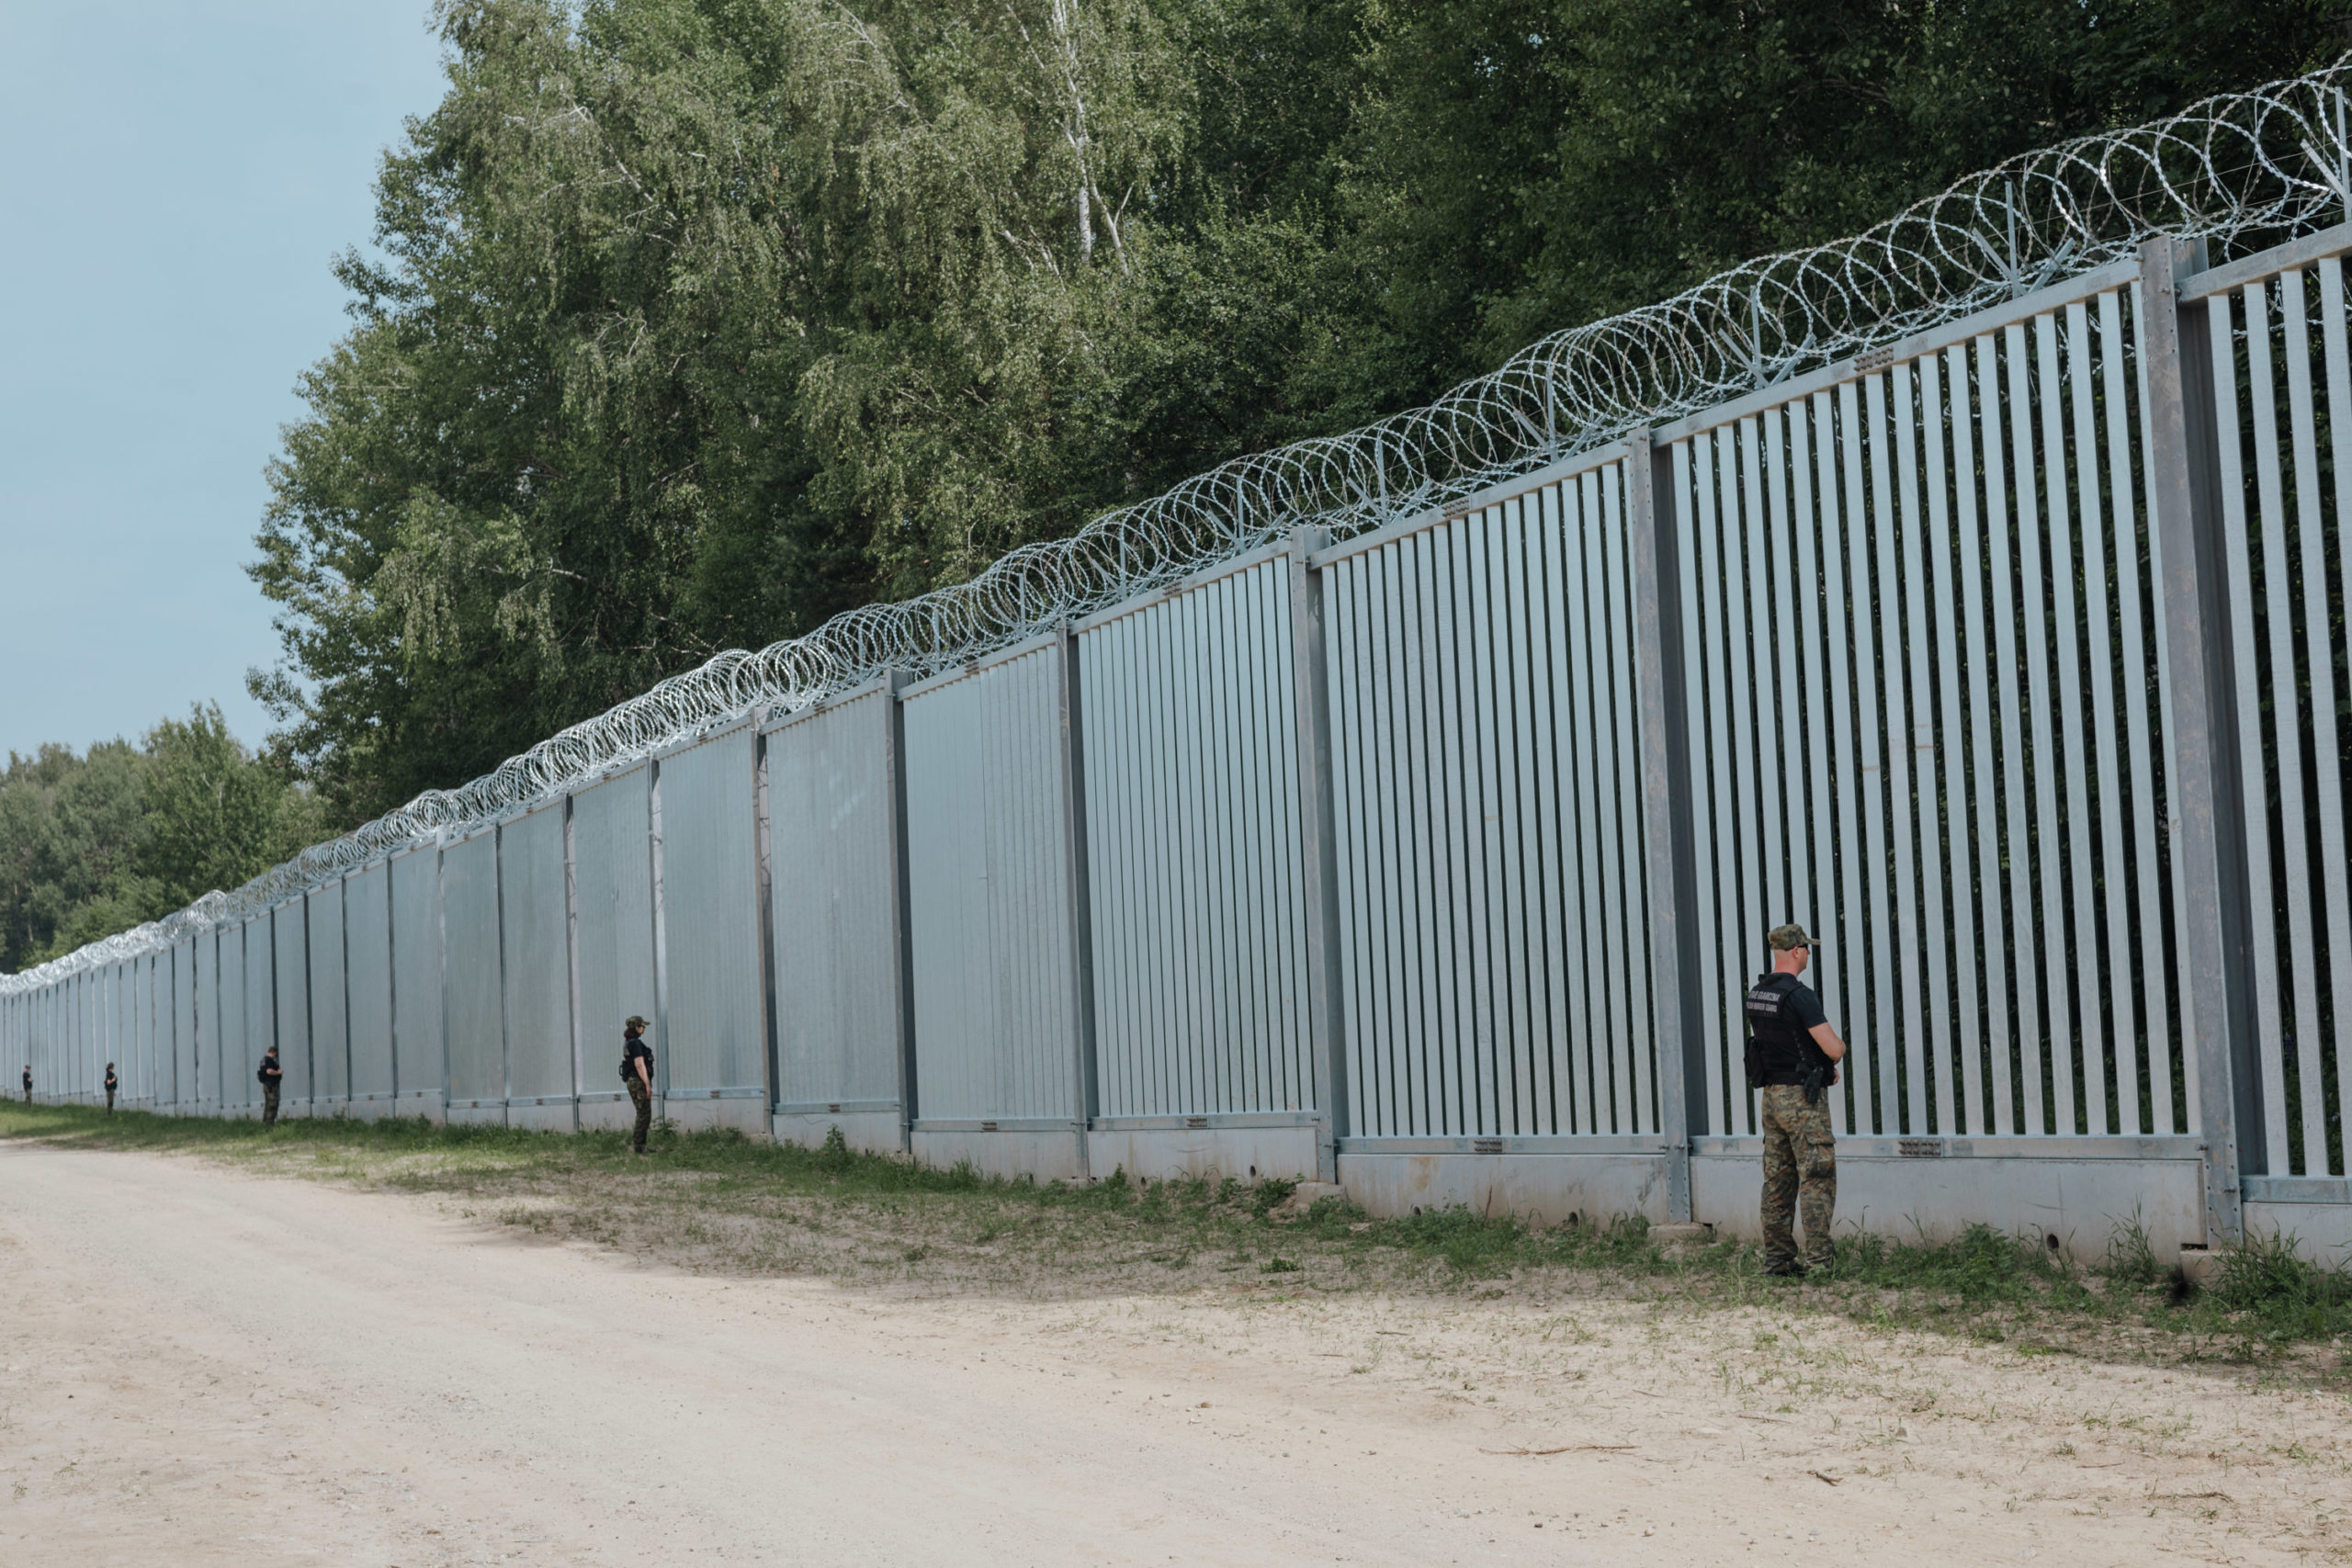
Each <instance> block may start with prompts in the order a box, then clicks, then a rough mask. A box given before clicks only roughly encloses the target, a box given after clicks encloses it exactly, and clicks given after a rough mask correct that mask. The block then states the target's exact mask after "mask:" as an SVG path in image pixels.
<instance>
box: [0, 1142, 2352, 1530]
mask: <svg viewBox="0 0 2352 1568" xmlns="http://www.w3.org/2000/svg"><path fill="white" fill-rule="evenodd" d="M1497 1450H1503V1451H1497ZM1510 1450H1565V1451H1558V1452H1534V1453H1519V1452H1515V1451H1510ZM2347 1511H2352V1404H2347V1401H2346V1397H2345V1395H2344V1394H2343V1393H2311V1392H2297V1391H2288V1390H2264V1389H2260V1388H2257V1387H2253V1386H2249V1385H2248V1384H2246V1383H2245V1382H2243V1381H2240V1380H2235V1379H2232V1378H2228V1377H2224V1376H2222V1375H2219V1374H2214V1375H2204V1374H2199V1373H2194V1372H2190V1371H2165V1370H2160V1369H2151V1368H2147V1367H2133V1366H2116V1367H2110V1366H2104V1365H2100V1364H2097V1363H2094V1362H2089V1361H2085V1360H2081V1359H2072V1358H2047V1357H2045V1358H2041V1359H2031V1360H2029V1359H2022V1358H2020V1357H2018V1355H2016V1354H2015V1353H2013V1352H2011V1351H2008V1350H2007V1349H2003V1348H1988V1347H1967V1346H1962V1345H1960V1344H1957V1343H1955V1342H1952V1341H1948V1340H1940V1339H1918V1338H1913V1337H1901V1336H1894V1335H1874V1334H1871V1333H1867V1332H1864V1331H1861V1330H1859V1329H1857V1328H1855V1327H1853V1326H1852V1325H1848V1324H1845V1323H1843V1322H1840V1321H1837V1320H1829V1319H1824V1318H1819V1317H1809V1318H1808V1317H1796V1316H1790V1317H1787V1318H1785V1319H1779V1318H1774V1317H1771V1316H1769V1315H1767V1314H1757V1313H1741V1312H1725V1311H1712V1312H1691V1311H1686V1310H1679V1309H1663V1308H1659V1307H1657V1306H1651V1305H1641V1304H1628V1303H1585V1302H1573V1301H1561V1302H1555V1303H1548V1304H1545V1305H1543V1306H1531V1305H1530V1304H1529V1303H1517V1304H1512V1305H1501V1304H1491V1303H1475V1302H1464V1301H1462V1300H1458V1299H1443V1300H1437V1301H1429V1302H1383V1301H1376V1300H1371V1299H1367V1298H1364V1297H1362V1296H1355V1295H1339V1296H1332V1297H1329V1298H1325V1299H1321V1300H1295V1299H1294V1300H1289V1301H1278V1302H1251V1303H1236V1302H1234V1301H1233V1300H1231V1299H1229V1298H1227V1297H1220V1296H1216V1295H1209V1294H1200V1295H1194V1296H1189V1297H1184V1298H1181V1299H1165V1298H1148V1297H1146V1298H1125V1299H1118V1300H1110V1301H1093V1302H1086V1303H1067V1302H1065V1303H1028V1302H1015V1301H1001V1300H988V1299H964V1300H959V1301H953V1302H944V1303H943V1302H939V1301H927V1302H915V1301H905V1300H895V1299H891V1298H888V1297H882V1296H876V1295H871V1294H860V1293H856V1292H850V1291H845V1290H842V1289H841V1288H839V1287H835V1286H831V1285H825V1284H818V1283H810V1282H806V1281H799V1280H745V1279H731V1280H730V1279H723V1278H711V1277H697V1276H690V1275H684V1274H679V1273H674V1272H670V1271H665V1270H657V1269H647V1268H643V1267H640V1266H638V1265H634V1264H630V1263H628V1262H625V1261H622V1260H620V1259H618V1258H614V1257H612V1256H610V1255H608V1254H603V1253H598V1252H594V1251H590V1250H587V1249H585V1248H581V1247H558V1246H551V1245H547V1244H544V1243H538V1242H534V1241H530V1240H526V1239H518V1235H517V1233H515V1231H513V1230H511V1229H504V1228H501V1227H497V1226H492V1225H488V1224H478V1223H475V1222H472V1221H469V1220H468V1219H466V1218H465V1217H463V1216H462V1215H461V1214H457V1213H445V1212H442V1211H441V1210H440V1209H437V1208H436V1207H435V1205H434V1204H432V1203H430V1202H428V1201H424V1200H416V1199H408V1198H400V1197H389V1196H384V1195H380V1194H372V1193H359V1192H352V1191H346V1190H339V1189H335V1188H332V1187H328V1186H323V1185H317V1184H311V1183H306V1182H300V1181H291V1180H282V1179H256V1178H253V1177H248V1176H242V1175H237V1174H233V1173H230V1172H226V1171H223V1170H221V1169H220V1168H216V1167H212V1166H209V1165H205V1164H202V1163H198V1162H196V1161H190V1160H182V1159H175V1158H164V1157H161V1156H145V1155H129V1154H107V1153H93V1152H68V1151H62V1150H58V1149H54V1148H45V1147H42V1146H40V1145H31V1144H12V1145H6V1146H0V1547H5V1548H6V1551H8V1553H9V1554H10V1556H11V1558H12V1560H13V1561H17V1562H28V1563H35V1562H38V1563H41V1564H51V1565H60V1564H85V1563H118V1562H119V1563H125V1564H130V1563H137V1564H142V1565H144V1564H153V1563H159V1562H160V1563H170V1564H204V1563H215V1562H219V1563H230V1562H236V1563H251V1562H269V1563H277V1562H305V1563H308V1562H316V1563H333V1564H337V1565H363V1568H366V1565H382V1564H394V1565H399V1568H439V1565H442V1564H456V1563H493V1562H495V1563H518V1564H528V1563H549V1564H555V1563H594V1564H608V1563H609V1564H622V1563H639V1562H663V1563H679V1562H793V1563H802V1562H805V1563H812V1564H836V1563H840V1564H850V1563H865V1562H875V1563H882V1562H888V1563H892V1564H928V1563H957V1564H963V1563H1042V1564H1061V1563H1097V1562H1100V1563H1154V1564H1161V1563H1167V1562H1184V1563H1216V1564H1228V1563H1230V1564H1249V1563H1291V1562H1370V1563H1441V1564H1450V1563H1457V1562H1459V1563H1514V1564H1515V1563H1619V1562H1623V1563H1651V1564H1671V1565H1673V1568H1690V1565H1691V1564H1694V1563H1708V1564H1712V1563H1719V1562H1790V1561H1822V1560H1828V1561H1856V1560H1860V1559H1861V1558H1862V1557H1864V1556H1865V1555H1866V1554H1868V1555H1871V1556H1872V1557H1883V1554H1884V1553H1886V1552H1887V1551H1896V1552H1899V1553H1900V1554H1901V1555H1902V1557H1903V1558H1904V1559H1905V1560H1906V1561H1909V1562H1968V1563H1971V1564H1982V1563H1986V1562H2022V1561H2031V1560H2035V1559H2037V1558H2038V1559H2039V1560H2040V1561H2041V1562H2057V1563H2064V1564H2068V1565H2070V1568H2072V1565H2075V1564H2093V1563H2109V1562H2112V1563H2125V1562H2130V1563H2135V1564H2138V1563H2145V1562H2149V1561H2151V1560H2152V1558H2172V1557H2178V1558H2186V1559H2190V1560H2195V1559H2205V1560H2210V1561H2216V1562H2219V1561H2229V1562H2273V1561H2276V1562H2288V1561H2302V1562H2308V1561H2311V1560H2312V1557H2313V1555H2314V1554H2315V1555H2316V1556H2317V1557H2318V1558H2319V1560H2322V1561H2325V1560H2328V1559H2329V1558H2331V1557H2335V1556H2341V1555H2343V1554H2345V1553H2346V1551H2347V1549H2352V1524H2348V1523H2347V1518H2346V1515H2347Z"/></svg>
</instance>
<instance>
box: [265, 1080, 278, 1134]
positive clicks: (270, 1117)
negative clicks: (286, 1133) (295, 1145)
mask: <svg viewBox="0 0 2352 1568" xmlns="http://www.w3.org/2000/svg"><path fill="white" fill-rule="evenodd" d="M261 1124H262V1125H263V1126H265V1127H275V1126H277V1085H276V1084H270V1085H268V1086H267V1087H266V1088H265V1089H263V1090H262V1091H261Z"/></svg>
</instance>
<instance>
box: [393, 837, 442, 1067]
mask: <svg viewBox="0 0 2352 1568" xmlns="http://www.w3.org/2000/svg"><path fill="white" fill-rule="evenodd" d="M386 874H388V875H390V878H391V881H392V887H391V897H392V916H391V919H392V1092H393V1093H394V1094H396V1095H398V1096H399V1097H400V1098H401V1100H402V1101H403V1110H404V1111H412V1112H413V1111H415V1110H416V1109H418V1106H417V1105H415V1104H411V1103H407V1102H411V1101H417V1102H424V1104H426V1105H427V1106H428V1107H429V1106H430V1105H438V1104H440V1103H442V1102H444V1101H445V1100H446V1099H447V1090H448V1057H447V1052H446V1049H445V1046H444V1039H445V1030H446V1028H447V1016H446V1014H445V1012H444V1010H443V998H442V973H441V949H442V942H441V852H440V850H439V849H437V848H435V847H432V846H427V847H426V848H424V849H421V850H412V851H410V852H408V853H406V854H401V855H394V856H393V857H392V858H391V860H390V862H389V863H387V865H386Z"/></svg>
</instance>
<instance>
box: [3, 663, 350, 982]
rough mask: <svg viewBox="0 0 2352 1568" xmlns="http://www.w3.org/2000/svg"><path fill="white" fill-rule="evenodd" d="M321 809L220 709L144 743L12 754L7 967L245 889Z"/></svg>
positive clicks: (313, 831)
mask: <svg viewBox="0 0 2352 1568" xmlns="http://www.w3.org/2000/svg"><path fill="white" fill-rule="evenodd" d="M328 830H329V824H328V821H327V818H326V814H325V811H324V809H323V807H322V803H321V802H320V800H319V799H318V797H317V796H316V795H313V794H312V793H311V791H310V790H309V789H308V788H306V787H304V786H303V785H301V784H299V783H297V782H296V781H294V780H293V779H292V778H290V777H289V776H288V773H287V770H286V768H285V766H284V765H283V764H282V763H280V762H277V761H270V760H268V759H266V758H260V757H256V756H254V754H253V753H252V752H250V751H249V750H246V749H245V748H244V747H243V746H242V745H240V744H239V743H238V742H237V740H236V739H235V738H234V737H232V735H230V733H229V728H228V726H227V725H226V724H225V723H223V722H222V721H221V716H220V709H219V708H218V707H217V706H211V705H206V706H202V707H198V708H196V709H194V710H192V711H191V712H190V713H189V714H188V716H187V718H186V719H165V720H164V722H162V723H161V724H158V725H157V726H155V728H153V729H151V730H149V731H148V732H147V734H146V735H145V737H143V738H142V739H141V742H140V743H139V744H138V745H135V746H134V745H132V744H131V743H130V742H129V741H126V740H110V741H103V742H101V743H99V744H97V745H96V746H93V747H91V748H90V749H89V750H88V751H86V752H84V753H80V754H76V753H75V752H74V750H71V749H70V748H68V747H64V746H43V747H42V748H40V750H39V751H38V752H37V753H35V754H34V755H32V756H30V757H26V756H20V755H18V754H17V753H16V752H13V751H12V752H10V753H9V754H8V763H7V769H6V772H5V773H0V972H10V971H15V970H18V969H23V968H25V967H27V966H28V965H29V964H39V963H40V962H41V961H42V960H44V959H49V958H54V957H56V956H58V955H59V954H60V953H70V952H72V951H73V950H74V949H75V948H77V947H80V946H81V945H82V944H83V943H85V942H96V941H98V940H99V939H100V938H102V937H107V936H112V935H113V934H114V933H115V932H117V931H127V930H129V929H130V927H132V926H135V925H138V924H140V923H141V921H145V920H152V919H159V918H161V917H162V916H164V915H168V914H170V913H171V912H172V911H173V910H175V909H178V908H185V907H186V906H187V905H188V904H189V903H190V902H192V901H193V900H195V899H197V898H199V897H203V896H204V895H205V894H206V893H209V892H210V891H212V890H213V889H214V888H227V887H235V886H238V885H239V884H241V883H243V882H245V881H247V880H249V879H250V878H252V877H254V876H255V875H258V874H260V873H262V872H265V871H266V870H268V869H269V868H270V867H271V866H273V865H276V864H277V863H278V862H280V861H282V860H286V859H288V857H290V856H292V855H293V854H295V853H296V852H298V851H300V850H301V849H302V848H303V847H304V846H305V845H307V844H311V843H315V842H316V841H318V840H320V839H321V838H322V837H324V836H325V835H326V833H327V832H328Z"/></svg>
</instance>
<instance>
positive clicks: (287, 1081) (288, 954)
mask: <svg viewBox="0 0 2352 1568" xmlns="http://www.w3.org/2000/svg"><path fill="white" fill-rule="evenodd" d="M269 936H270V943H271V945H272V947H273V948H274V949H275V951H276V962H275V974H276V976H277V1063H278V1066H281V1067H283V1068H284V1069H285V1071H286V1077H284V1078H283V1079H281V1080H280V1081H279V1083H278V1089H277V1092H278V1101H279V1103H278V1110H279V1111H282V1112H283V1113H285V1114H287V1115H289V1116H299V1115H307V1114H309V1112H310V1110H311V1098H312V1096H313V1095H314V1094H315V1093H316V1092H317V1089H316V1085H317V1082H318V1078H317V1073H316V1070H315V1069H314V1067H313V1066H312V1065H311V1001H312V998H311V936H310V914H309V911H308V910H307V909H306V908H304V905H303V901H302V900H301V899H300V898H298V899H295V900H294V901H293V902H292V903H290V904H280V905H279V906H278V907H277V908H275V909H273V910H271V911H270V928H269Z"/></svg>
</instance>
